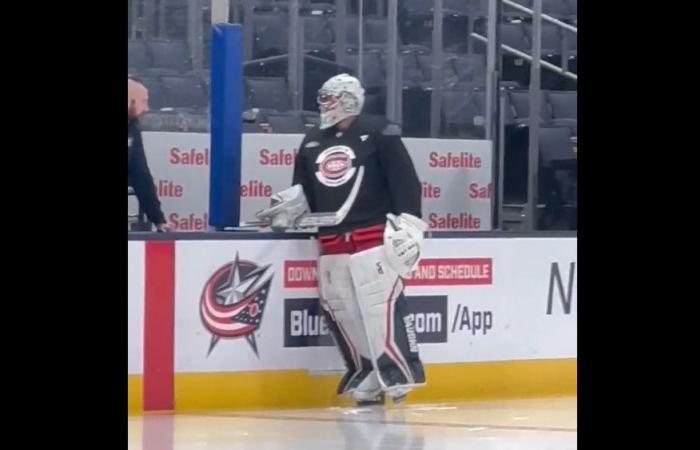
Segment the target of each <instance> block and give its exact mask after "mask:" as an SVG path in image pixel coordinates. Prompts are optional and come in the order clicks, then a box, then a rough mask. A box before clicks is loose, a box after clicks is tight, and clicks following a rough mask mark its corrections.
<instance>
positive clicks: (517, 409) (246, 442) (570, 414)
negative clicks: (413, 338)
mask: <svg viewBox="0 0 700 450" xmlns="http://www.w3.org/2000/svg"><path fill="white" fill-rule="evenodd" d="M128 420H129V449H130V450H224V449H226V450H243V449H245V450H332V449H341V450H376V449H387V450H438V449H439V450H457V449H469V450H487V449H488V450H493V449H507V450H525V449H527V450H570V449H575V448H576V398H575V397H569V398H552V399H528V400H500V401H480V402H467V403H435V404H425V405H408V404H407V405H398V406H387V407H386V408H382V407H371V408H325V409H305V410H284V411H235V412H225V411H222V412H203V413H198V414H176V415H171V414H150V415H143V416H130V417H129V418H128Z"/></svg>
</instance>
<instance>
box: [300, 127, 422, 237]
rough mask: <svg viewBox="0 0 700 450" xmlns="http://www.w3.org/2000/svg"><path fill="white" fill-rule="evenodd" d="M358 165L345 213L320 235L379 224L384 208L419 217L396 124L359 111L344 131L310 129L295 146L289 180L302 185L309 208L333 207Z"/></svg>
mask: <svg viewBox="0 0 700 450" xmlns="http://www.w3.org/2000/svg"><path fill="white" fill-rule="evenodd" d="M360 166H364V171H365V174H364V177H363V180H362V184H361V185H360V190H359V192H358V195H357V198H356V200H355V203H354V204H353V206H352V208H351V209H350V212H349V213H348V215H347V216H346V217H345V220H344V221H343V222H342V223H341V224H340V225H338V226H336V227H323V228H320V229H319V232H320V234H329V233H338V232H344V231H349V230H352V229H354V228H359V227H364V226H369V225H376V224H379V223H384V222H385V221H386V214H387V213H389V212H391V213H394V214H397V215H398V214H401V213H402V212H406V213H410V214H413V215H414V216H417V217H421V187H420V181H419V180H418V175H417V174H416V170H415V168H414V166H413V162H412V161H411V157H410V156H409V155H408V151H407V150H406V147H404V145H403V142H402V141H401V135H400V130H399V127H398V126H397V125H394V124H390V123H389V122H388V121H386V120H378V119H375V118H369V117H367V116H362V115H360V116H357V117H356V118H355V120H354V121H353V122H352V124H351V125H350V127H349V128H348V130H346V131H344V132H342V131H340V130H339V129H338V128H336V127H330V128H327V129H325V130H320V129H318V128H314V129H312V130H310V131H309V132H308V133H307V134H306V136H305V137H304V140H303V141H302V143H301V146H300V147H299V152H298V153H297V156H296V161H295V164H294V176H293V179H292V184H301V185H302V187H303V188H304V193H305V194H306V198H307V200H308V201H309V206H310V207H311V211H312V212H334V211H337V210H338V209H339V208H340V206H341V205H342V204H343V202H344V201H345V199H347V198H348V195H349V194H350V190H351V188H352V185H353V183H354V181H355V178H356V177H357V169H358V168H359V167H360Z"/></svg>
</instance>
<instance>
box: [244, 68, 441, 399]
mask: <svg viewBox="0 0 700 450" xmlns="http://www.w3.org/2000/svg"><path fill="white" fill-rule="evenodd" d="M317 100H318V105H319V109H320V113H321V114H320V115H321V123H320V126H318V127H316V128H314V129H312V130H310V131H309V132H308V133H307V134H306V136H305V137H304V140H303V141H302V143H301V145H300V146H299V152H298V154H297V158H296V161H295V165H294V175H293V180H292V187H291V188H289V189H286V190H284V191H282V192H279V193H277V194H275V195H274V196H273V197H272V199H271V200H272V205H271V207H270V208H268V209H267V210H264V211H261V212H260V213H258V218H260V219H261V220H267V221H268V222H269V223H270V225H271V226H272V227H273V228H275V229H286V228H298V227H303V226H310V225H316V226H318V242H319V246H320V248H319V253H320V256H319V261H318V272H317V273H318V285H319V294H320V301H321V306H322V308H323V310H324V314H325V316H326V319H327V322H328V325H329V328H330V330H331V332H332V334H333V337H334V339H335V342H336V344H337V346H338V348H339V349H340V353H341V354H342V357H343V359H344V361H345V365H346V367H347V372H346V373H345V375H344V376H343V377H342V379H341V381H340V384H339V385H338V393H339V394H347V395H351V396H352V398H353V399H354V400H355V401H356V402H357V403H358V404H376V403H383V401H384V398H385V395H386V396H388V397H390V398H392V399H393V400H394V402H397V401H400V400H401V399H403V398H404V397H405V396H406V394H408V392H409V391H410V390H411V389H412V388H414V387H416V386H419V385H422V384H425V373H424V371H423V365H422V363H421V360H420V356H419V352H418V345H417V343H416V334H415V330H413V325H412V323H411V321H410V319H409V316H408V312H407V309H406V299H405V297H404V295H403V290H404V284H403V279H402V277H403V276H406V275H407V274H408V273H409V272H410V271H411V270H412V269H413V268H414V267H415V266H416V264H417V263H418V259H419V258H420V254H421V247H422V245H423V235H424V232H425V231H426V229H427V224H426V223H425V222H424V221H423V220H422V219H421V189H420V182H419V180H418V176H417V174H416V170H415V168H414V166H413V162H412V161H411V158H410V156H409V154H408V152H407V151H406V148H405V147H404V145H403V142H402V141H401V136H400V130H399V128H398V126H396V125H393V124H390V123H389V122H388V121H386V120H383V119H382V120H377V119H375V118H370V117H368V116H363V115H361V114H360V113H361V111H362V106H363V103H364V89H363V88H362V86H361V84H360V82H359V80H357V79H356V78H354V77H352V76H350V75H347V74H341V75H337V76H334V77H332V78H330V79H329V80H328V81H326V82H325V83H324V84H323V86H322V87H321V89H320V90H319V92H318V99H317ZM314 218H315V219H314Z"/></svg>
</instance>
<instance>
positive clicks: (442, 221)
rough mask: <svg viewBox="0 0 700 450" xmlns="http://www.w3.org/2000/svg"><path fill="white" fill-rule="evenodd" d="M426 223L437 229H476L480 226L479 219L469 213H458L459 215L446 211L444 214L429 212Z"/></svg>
mask: <svg viewBox="0 0 700 450" xmlns="http://www.w3.org/2000/svg"><path fill="white" fill-rule="evenodd" d="M428 225H429V227H430V228H431V229H437V230H478V229H480V228H481V219H480V218H478V217H474V216H473V215H471V214H470V213H459V215H455V214H452V213H447V214H446V215H444V216H441V215H439V214H438V213H430V214H428Z"/></svg>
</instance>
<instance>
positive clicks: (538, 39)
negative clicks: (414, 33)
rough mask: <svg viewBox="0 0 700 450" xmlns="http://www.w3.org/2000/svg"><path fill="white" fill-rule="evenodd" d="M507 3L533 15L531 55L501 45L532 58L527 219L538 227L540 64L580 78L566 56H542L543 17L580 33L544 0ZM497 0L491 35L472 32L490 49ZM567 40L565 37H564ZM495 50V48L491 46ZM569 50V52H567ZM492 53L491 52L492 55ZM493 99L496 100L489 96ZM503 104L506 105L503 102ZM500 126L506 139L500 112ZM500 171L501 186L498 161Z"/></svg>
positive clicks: (500, 218)
mask: <svg viewBox="0 0 700 450" xmlns="http://www.w3.org/2000/svg"><path fill="white" fill-rule="evenodd" d="M500 1H501V2H502V3H503V4H504V5H506V6H509V7H512V8H514V9H516V10H518V11H520V12H524V13H526V14H529V15H531V16H532V49H531V51H532V54H531V55H529V54H527V53H525V52H522V51H520V50H518V49H515V48H513V47H511V46H509V45H505V44H501V45H500V48H501V49H503V50H505V51H506V52H508V53H511V54H513V55H515V56H517V57H519V58H523V59H525V60H527V61H529V62H530V88H529V89H530V111H529V117H530V120H529V140H528V141H529V142H528V147H529V148H528V172H527V173H528V184H527V186H528V187H527V204H526V205H525V220H526V221H527V228H528V229H530V230H534V229H536V227H537V208H538V205H537V200H538V199H537V195H538V176H539V174H538V169H539V167H538V164H539V130H540V115H539V111H540V105H541V102H542V91H541V85H540V80H541V73H540V68H542V67H543V68H545V69H547V70H550V71H552V72H554V73H557V74H559V75H561V76H564V77H566V78H569V79H571V80H573V81H578V76H577V74H575V73H573V72H570V71H568V70H567V68H566V63H567V58H566V57H562V63H563V64H564V66H563V67H558V66H556V65H554V64H552V63H550V62H548V61H544V60H542V21H543V20H546V21H547V22H550V23H552V24H554V25H556V26H558V27H560V28H562V29H564V30H567V31H569V32H572V33H575V34H577V33H578V28H577V27H574V26H572V25H570V24H567V23H565V22H562V21H560V20H558V19H556V18H554V17H552V16H549V15H547V14H543V13H542V0H534V1H533V9H529V8H526V7H524V6H522V5H519V4H517V3H515V2H513V1H511V0H500ZM497 2H498V0H491V1H490V2H489V18H488V21H489V28H488V33H489V36H490V37H491V39H489V38H487V37H485V36H483V35H481V34H479V33H476V32H472V33H471V36H472V37H474V38H475V39H478V40H480V41H482V42H485V43H487V45H488V46H489V50H491V49H492V48H493V47H494V46H495V42H496V41H497V33H498V32H497V30H496V27H495V23H496V20H497V17H496V15H495V13H494V11H493V7H494V6H495V5H497ZM564 42H565V43H566V39H565V41H564ZM491 51H493V50H491ZM564 53H566V52H564ZM489 56H491V55H489ZM489 99H490V101H495V100H494V99H492V98H491V97H490V96H489ZM501 107H503V104H501ZM499 126H500V128H501V133H499V134H500V138H501V139H503V136H504V133H503V129H504V126H505V125H504V123H503V116H502V115H501V120H500V121H499ZM499 147H500V148H499V150H501V151H499V153H500V155H499V159H503V153H502V149H503V147H502V146H499ZM495 148H496V147H495V146H494V149H495ZM498 170H499V173H498V184H499V187H501V188H502V181H503V165H502V164H499V169H498ZM498 195H499V199H500V202H499V208H500V209H499V211H498V219H497V221H496V222H495V223H498V224H499V225H502V224H503V214H504V205H503V201H502V192H499V193H498Z"/></svg>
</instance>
